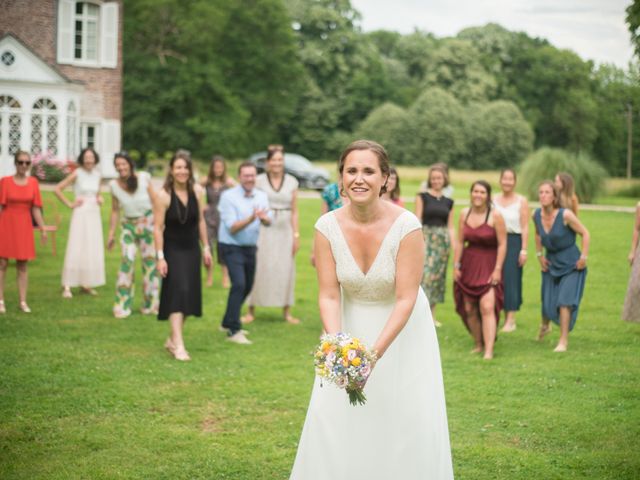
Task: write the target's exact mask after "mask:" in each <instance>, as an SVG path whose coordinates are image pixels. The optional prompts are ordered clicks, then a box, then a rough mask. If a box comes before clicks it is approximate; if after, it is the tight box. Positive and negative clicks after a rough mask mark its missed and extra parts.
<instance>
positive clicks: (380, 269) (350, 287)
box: [315, 211, 422, 302]
mask: <svg viewBox="0 0 640 480" xmlns="http://www.w3.org/2000/svg"><path fill="white" fill-rule="evenodd" d="M315 228H316V230H318V231H319V232H320V233H321V234H322V235H324V236H325V237H326V238H327V240H329V243H330V244H331V252H332V253H333V258H334V260H335V262H336V275H337V277H338V282H340V285H341V286H342V289H343V291H344V293H346V294H347V295H348V296H349V297H350V298H351V299H352V300H356V301H365V302H379V301H388V300H390V299H392V298H393V295H394V294H395V284H396V257H397V255H398V248H399V247H400V242H401V241H402V239H403V238H404V237H405V236H406V235H407V234H408V233H410V232H412V231H414V230H420V229H421V228H422V226H421V224H420V222H419V221H418V219H417V218H416V216H415V215H414V214H412V213H411V212H409V211H406V212H403V213H401V214H400V215H399V216H398V218H396V220H395V221H394V223H393V224H392V225H391V227H390V228H389V231H388V232H387V234H386V235H385V237H384V239H383V240H382V243H381V244H380V249H379V250H378V253H377V254H376V256H375V259H374V261H373V263H372V264H371V266H370V267H369V270H368V271H367V272H366V273H364V272H363V271H362V269H361V268H360V266H359V265H358V264H357V263H356V260H355V258H354V257H353V254H352V252H351V250H350V248H349V245H348V244H347V240H346V238H345V237H344V234H343V233H342V230H341V229H340V225H339V224H338V220H337V219H336V216H335V212H329V213H326V214H325V215H323V216H322V217H320V219H318V221H317V222H316V226H315Z"/></svg>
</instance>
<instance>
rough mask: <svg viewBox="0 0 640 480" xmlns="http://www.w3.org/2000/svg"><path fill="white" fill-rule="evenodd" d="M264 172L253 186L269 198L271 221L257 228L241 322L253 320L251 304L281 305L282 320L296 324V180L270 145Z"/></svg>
mask: <svg viewBox="0 0 640 480" xmlns="http://www.w3.org/2000/svg"><path fill="white" fill-rule="evenodd" d="M266 166H267V171H266V173H262V174H260V175H258V177H257V179H256V187H257V188H259V189H261V190H263V191H265V192H266V193H267V195H268V197H269V208H270V210H271V211H272V212H273V221H272V223H271V226H269V227H263V226H261V227H260V236H259V238H258V253H257V258H256V276H255V280H254V282H253V290H252V291H251V294H250V295H249V298H248V304H249V311H248V313H247V315H245V316H244V317H243V318H242V321H243V323H250V322H252V321H253V320H254V319H255V307H281V308H282V316H283V318H284V320H285V321H286V322H289V323H291V324H298V323H300V320H298V319H297V318H295V317H294V316H293V315H292V314H291V306H292V305H293V303H294V290H295V278H296V263H295V258H296V253H297V252H298V248H300V233H299V229H298V180H296V179H295V177H293V176H292V175H289V174H287V173H285V171H284V150H283V149H282V147H281V146H270V148H269V150H268V151H267V163H266Z"/></svg>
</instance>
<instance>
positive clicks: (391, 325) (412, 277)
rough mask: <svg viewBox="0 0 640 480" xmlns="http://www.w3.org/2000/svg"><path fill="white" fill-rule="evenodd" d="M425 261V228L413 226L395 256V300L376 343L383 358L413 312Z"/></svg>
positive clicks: (375, 347)
mask: <svg viewBox="0 0 640 480" xmlns="http://www.w3.org/2000/svg"><path fill="white" fill-rule="evenodd" d="M423 265H424V239H423V236H422V231H420V230H414V231H413V232H411V233H409V234H407V235H406V236H405V237H404V238H403V239H402V242H400V248H399V250H398V257H397V259H396V304H395V306H394V307H393V311H392V312H391V315H390V316H389V319H388V320H387V323H386V324H385V326H384V328H383V329H382V332H380V336H379V337H378V339H377V340H376V343H375V345H374V346H373V348H374V350H376V352H378V359H380V358H382V356H383V355H384V353H385V352H386V351H387V348H389V345H391V343H393V341H394V340H395V339H396V337H397V336H398V334H399V333H400V332H401V331H402V329H403V328H404V326H405V325H406V324H407V321H408V320H409V317H410V316H411V312H412V311H413V307H414V305H415V304H416V298H417V296H418V289H419V288H420V281H421V280H422V269H423Z"/></svg>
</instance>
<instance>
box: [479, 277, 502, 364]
mask: <svg viewBox="0 0 640 480" xmlns="http://www.w3.org/2000/svg"><path fill="white" fill-rule="evenodd" d="M495 309H496V294H495V290H494V289H493V288H491V289H489V291H488V292H487V293H485V294H484V295H483V296H482V298H481V299H480V315H481V316H482V337H483V338H484V359H485V360H491V359H492V358H493V345H494V344H495V342H496V328H497V323H498V322H496V310H495Z"/></svg>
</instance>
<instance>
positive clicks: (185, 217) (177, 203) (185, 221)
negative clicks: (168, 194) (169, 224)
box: [173, 191, 189, 225]
mask: <svg viewBox="0 0 640 480" xmlns="http://www.w3.org/2000/svg"><path fill="white" fill-rule="evenodd" d="M173 194H174V195H175V196H176V210H177V211H178V222H179V223H180V225H184V224H185V223H187V217H189V196H188V194H187V205H186V206H185V207H184V218H182V213H181V210H182V209H181V208H180V204H181V203H182V202H181V201H180V197H178V194H177V193H176V192H175V191H174V192H173Z"/></svg>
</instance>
